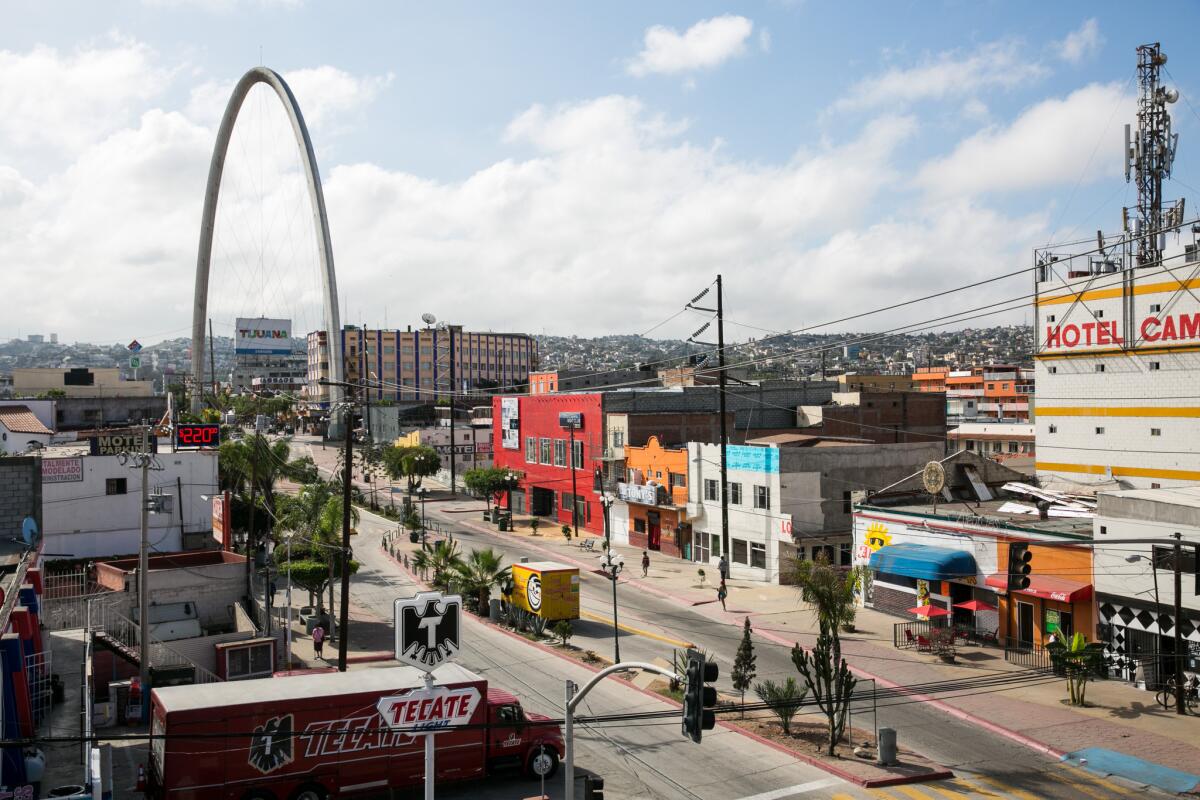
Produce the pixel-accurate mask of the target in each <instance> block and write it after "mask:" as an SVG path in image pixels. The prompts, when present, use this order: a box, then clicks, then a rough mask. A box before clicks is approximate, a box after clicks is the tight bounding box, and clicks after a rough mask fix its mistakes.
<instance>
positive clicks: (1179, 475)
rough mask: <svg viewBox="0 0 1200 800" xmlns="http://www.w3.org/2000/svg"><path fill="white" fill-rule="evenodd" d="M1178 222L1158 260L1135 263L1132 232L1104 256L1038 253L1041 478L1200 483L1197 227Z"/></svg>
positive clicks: (1064, 485) (1081, 483) (1123, 484)
mask: <svg viewBox="0 0 1200 800" xmlns="http://www.w3.org/2000/svg"><path fill="white" fill-rule="evenodd" d="M1182 230H1183V231H1185V232H1186V233H1185V234H1184V235H1183V236H1182V237H1180V238H1182V239H1184V241H1182V242H1175V241H1171V240H1174V239H1175V238H1176V237H1175V235H1174V234H1172V235H1170V236H1169V237H1168V240H1169V244H1170V245H1171V246H1170V247H1168V249H1167V250H1166V251H1165V252H1164V254H1163V255H1164V257H1163V261H1162V263H1161V264H1158V265H1154V266H1147V267H1135V266H1134V264H1135V261H1134V256H1133V254H1132V252H1131V245H1130V243H1129V242H1128V240H1125V241H1119V242H1116V243H1115V244H1113V245H1112V246H1110V247H1108V248H1107V253H1108V255H1107V256H1105V257H1101V256H1100V255H1098V254H1097V253H1096V252H1095V251H1094V249H1093V251H1092V252H1082V253H1077V254H1075V255H1066V254H1064V253H1060V252H1056V251H1055V250H1054V249H1053V248H1051V249H1048V250H1045V251H1040V252H1038V253H1037V255H1036V263H1037V266H1036V267H1035V270H1034V273H1035V280H1036V282H1037V283H1036V298H1037V299H1036V303H1035V308H1036V317H1035V319H1036V323H1035V330H1036V332H1037V335H1038V348H1037V354H1036V386H1037V389H1036V392H1037V394H1036V398H1037V412H1036V436H1037V474H1038V476H1039V478H1041V479H1042V480H1043V481H1044V482H1048V483H1049V484H1050V485H1053V486H1056V487H1057V488H1060V489H1067V490H1070V489H1071V488H1079V489H1085V490H1086V488H1087V484H1093V485H1094V484H1103V485H1105V486H1106V487H1107V488H1137V489H1141V488H1146V489H1151V488H1160V487H1161V488H1169V487H1173V486H1182V485H1186V484H1195V483H1200V424H1198V423H1200V248H1197V246H1196V243H1195V237H1196V233H1195V232H1194V230H1195V229H1194V228H1193V227H1192V226H1184V227H1183V229H1182ZM1087 247H1088V245H1086V244H1085V245H1080V246H1078V249H1079V250H1085V249H1087ZM1091 247H1092V248H1094V245H1091ZM1113 482H1116V485H1114V483H1113ZM1092 488H1096V487H1095V486H1093V487H1092Z"/></svg>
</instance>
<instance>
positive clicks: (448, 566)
mask: <svg viewBox="0 0 1200 800" xmlns="http://www.w3.org/2000/svg"><path fill="white" fill-rule="evenodd" d="M462 563H463V559H462V551H461V550H459V549H458V543H456V542H448V541H442V542H438V543H437V544H435V545H434V546H433V547H432V548H430V550H429V568H430V569H431V570H432V571H433V580H432V581H430V583H432V584H433V588H435V589H440V590H441V591H443V592H444V591H447V590H448V589H449V587H450V578H451V577H452V576H453V575H454V574H456V573H457V571H458V567H459V565H460V564H462Z"/></svg>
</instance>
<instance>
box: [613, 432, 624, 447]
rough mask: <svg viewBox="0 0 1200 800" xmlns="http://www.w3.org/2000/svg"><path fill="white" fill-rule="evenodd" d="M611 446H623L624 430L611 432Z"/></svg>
mask: <svg viewBox="0 0 1200 800" xmlns="http://www.w3.org/2000/svg"><path fill="white" fill-rule="evenodd" d="M612 446H613V447H624V446H625V431H613V432H612Z"/></svg>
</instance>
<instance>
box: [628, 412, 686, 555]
mask: <svg viewBox="0 0 1200 800" xmlns="http://www.w3.org/2000/svg"><path fill="white" fill-rule="evenodd" d="M687 476H688V454H687V448H686V447H680V448H669V447H663V446H662V444H661V443H660V442H659V440H658V437H657V436H651V437H650V439H649V440H648V441H647V442H646V445H645V446H644V447H630V446H628V445H627V446H626V447H625V480H624V481H623V482H621V483H618V484H617V494H618V496H620V498H621V499H622V500H624V501H625V502H626V504H627V505H628V506H629V544H630V545H632V546H634V547H642V548H645V549H647V550H656V551H660V552H662V553H665V554H667V555H670V556H675V557H677V558H679V557H683V555H684V553H683V550H684V546H685V544H686V543H688V542H690V541H691V524H690V523H689V522H688V520H687V497H688V487H687Z"/></svg>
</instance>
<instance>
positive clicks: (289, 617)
mask: <svg viewBox="0 0 1200 800" xmlns="http://www.w3.org/2000/svg"><path fill="white" fill-rule="evenodd" d="M293 535H294V534H293V533H291V532H290V531H289V532H288V533H286V534H284V537H283V538H284V539H286V540H287V565H288V573H287V668H288V670H289V671H291V669H292V536H293Z"/></svg>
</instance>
